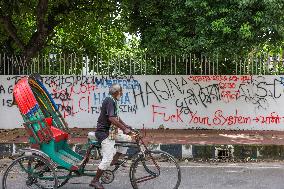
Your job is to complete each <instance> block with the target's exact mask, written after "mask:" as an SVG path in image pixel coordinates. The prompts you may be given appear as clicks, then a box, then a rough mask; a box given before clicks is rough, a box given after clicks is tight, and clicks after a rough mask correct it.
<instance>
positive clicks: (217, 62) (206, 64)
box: [0, 53, 284, 75]
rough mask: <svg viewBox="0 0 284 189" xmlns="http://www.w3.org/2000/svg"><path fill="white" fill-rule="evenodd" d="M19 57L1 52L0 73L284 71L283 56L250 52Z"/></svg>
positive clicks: (170, 73)
mask: <svg viewBox="0 0 284 189" xmlns="http://www.w3.org/2000/svg"><path fill="white" fill-rule="evenodd" d="M21 62H22V60H21V58H20V57H19V56H8V55H6V54H0V75H15V74H19V75H28V74H31V73H40V74H42V75H74V74H77V75H78V74H82V75H247V74H249V75H278V74H283V73H284V65H283V63H284V62H283V56H282V55H280V54H279V55H273V56H271V55H265V54H263V55H251V56H249V57H246V58H237V57H234V58H230V59H229V58H220V57H219V56H218V55H214V56H213V57H206V56H204V55H196V54H192V53H189V54H185V55H181V56H177V55H172V56H167V57H165V56H150V55H147V54H142V55H139V56H137V55H136V56H133V55H132V56H130V55H116V56H114V55H102V54H99V53H97V54H95V55H92V56H87V55H77V54H68V55H67V54H50V55H38V56H36V57H35V58H33V59H32V61H31V63H30V64H29V65H28V66H22V63H21Z"/></svg>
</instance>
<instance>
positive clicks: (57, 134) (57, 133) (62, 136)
mask: <svg viewBox="0 0 284 189" xmlns="http://www.w3.org/2000/svg"><path fill="white" fill-rule="evenodd" d="M45 122H46V123H47V125H48V126H49V127H50V130H51V132H52V134H53V138H54V140H55V142H59V141H61V140H67V139H68V133H65V132H63V131H61V130H60V129H58V128H56V127H54V126H52V118H51V117H48V118H45Z"/></svg>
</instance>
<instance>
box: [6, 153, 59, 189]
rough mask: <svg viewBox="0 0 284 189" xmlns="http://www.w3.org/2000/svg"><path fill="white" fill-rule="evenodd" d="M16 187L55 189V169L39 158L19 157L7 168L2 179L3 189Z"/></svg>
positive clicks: (35, 156) (32, 156) (56, 182)
mask: <svg viewBox="0 0 284 189" xmlns="http://www.w3.org/2000/svg"><path fill="white" fill-rule="evenodd" d="M16 185H21V186H27V187H29V188H33V187H34V188H46V189H52V188H53V189H57V188H58V179H57V176H56V171H55V168H54V167H53V166H52V164H51V163H50V161H48V160H47V159H45V158H43V157H41V156H37V155H25V156H21V157H19V158H17V159H16V160H14V161H13V162H12V163H11V164H10V165H9V166H8V167H7V169H6V170H5V172H4V175H3V178H2V188H3V189H14V188H15V186H16Z"/></svg>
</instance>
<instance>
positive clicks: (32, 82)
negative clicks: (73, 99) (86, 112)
mask: <svg viewBox="0 0 284 189" xmlns="http://www.w3.org/2000/svg"><path fill="white" fill-rule="evenodd" d="M13 94H14V99H15V102H16V104H17V105H18V107H19V110H20V112H21V114H22V117H23V119H24V127H25V128H26V130H27V132H28V134H29V136H30V143H31V145H32V148H37V149H40V150H41V151H42V152H44V153H45V154H46V155H48V156H49V157H50V158H51V159H52V160H53V161H54V162H55V163H57V164H58V165H60V166H63V167H64V168H66V169H68V170H78V169H79V166H77V164H80V162H81V161H82V160H83V157H82V156H80V155H79V154H77V153H76V152H74V151H73V150H72V149H71V148H70V146H69V145H68V143H67V139H68V133H67V132H65V131H68V130H69V128H68V125H67V123H66V122H65V120H64V118H63V117H62V115H61V113H60V112H59V110H58V108H57V106H56V104H55V102H54V101H53V99H52V98H51V96H50V94H49V93H48V91H47V90H46V88H45V87H44V86H43V84H42V83H41V81H39V80H38V79H36V78H33V77H26V78H23V79H21V80H20V81H19V82H18V83H17V84H16V85H15V87H14V91H13Z"/></svg>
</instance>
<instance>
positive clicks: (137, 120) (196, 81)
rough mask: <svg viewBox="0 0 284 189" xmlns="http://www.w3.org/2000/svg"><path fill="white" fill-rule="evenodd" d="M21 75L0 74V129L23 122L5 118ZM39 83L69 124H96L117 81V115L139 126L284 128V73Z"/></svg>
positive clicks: (46, 80)
mask: <svg viewBox="0 0 284 189" xmlns="http://www.w3.org/2000/svg"><path fill="white" fill-rule="evenodd" d="M21 77H23V76H12V75H10V76H0V102H1V104H0V107H1V108H0V117H1V118H0V122H1V125H4V128H14V127H19V126H20V124H19V123H21V122H22V121H21V118H20V116H18V117H17V120H13V121H12V122H11V121H10V122H7V120H8V117H9V115H15V114H19V112H18V111H17V108H16V107H15V106H12V91H13V86H14V85H15V83H16V82H17V81H18V80H19V79H20V78H21ZM43 83H44V84H45V86H46V88H47V89H48V90H49V91H50V93H51V95H52V97H53V98H54V100H55V102H56V104H57V105H58V107H59V109H60V111H61V112H62V114H63V116H64V117H65V118H66V120H67V122H69V124H70V126H71V127H83V128H84V127H94V126H95V125H96V120H97V118H98V116H99V113H100V108H101V105H102V102H103V100H104V98H105V97H106V96H108V88H109V86H111V85H112V84H113V83H119V84H120V85H121V86H122V88H123V96H122V98H121V100H120V103H119V109H120V112H121V117H122V118H123V119H124V120H125V122H127V123H129V124H132V125H134V126H135V127H137V128H141V127H142V126H144V127H146V128H147V127H148V128H157V127H159V126H160V125H163V126H164V127H167V128H182V129H184V128H208V129H247V130H252V129H253V130H284V110H282V109H281V107H284V95H283V92H284V91H283V90H284V77H282V76H249V75H205V76H195V75H191V76H187V75H184V76H183V75H182V76H173V75H170V76H169V75H168V76H166V75H165V76H123V77H109V76H43ZM2 117H3V119H2ZM282 125H283V126H282Z"/></svg>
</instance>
